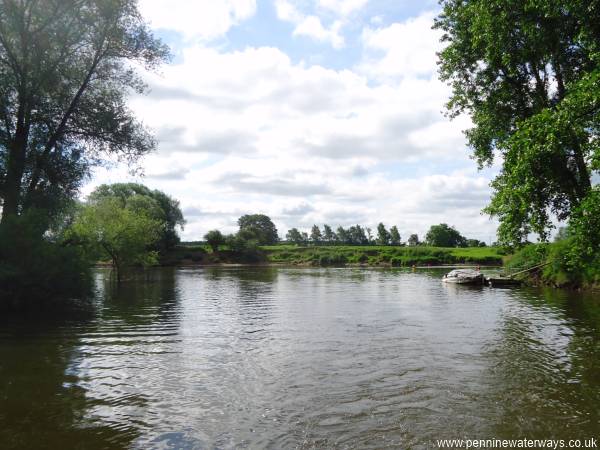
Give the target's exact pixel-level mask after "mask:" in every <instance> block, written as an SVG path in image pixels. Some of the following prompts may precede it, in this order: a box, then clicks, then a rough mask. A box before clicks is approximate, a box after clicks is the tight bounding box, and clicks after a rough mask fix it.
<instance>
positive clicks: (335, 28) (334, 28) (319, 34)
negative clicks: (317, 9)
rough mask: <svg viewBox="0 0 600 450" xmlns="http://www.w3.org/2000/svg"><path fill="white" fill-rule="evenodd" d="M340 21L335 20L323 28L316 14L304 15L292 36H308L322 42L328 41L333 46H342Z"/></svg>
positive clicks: (342, 38)
mask: <svg viewBox="0 0 600 450" xmlns="http://www.w3.org/2000/svg"><path fill="white" fill-rule="evenodd" d="M341 26H342V22H340V21H339V20H336V21H335V22H333V24H331V26H330V27H329V28H325V27H324V26H323V24H322V23H321V19H319V18H318V17H317V16H306V17H304V18H303V19H302V20H301V21H300V22H298V24H297V25H296V28H295V29H294V36H308V37H310V38H312V39H315V40H317V41H322V42H329V43H331V46H332V47H333V48H342V47H343V46H344V37H343V36H342V35H341V34H340V28H341Z"/></svg>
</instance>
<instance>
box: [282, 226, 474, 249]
mask: <svg viewBox="0 0 600 450" xmlns="http://www.w3.org/2000/svg"><path fill="white" fill-rule="evenodd" d="M285 238H286V241H287V242H289V243H292V244H296V245H390V246H403V245H409V246H417V245H429V246H432V247H485V245H486V244H485V242H482V241H479V240H477V239H467V238H466V237H464V236H462V235H461V234H460V233H459V232H458V231H457V230H456V229H455V228H454V227H451V226H448V225H447V224H445V223H441V224H439V225H432V226H431V228H430V229H429V231H428V232H427V234H426V236H425V241H423V242H421V241H420V240H419V236H418V235H417V234H411V235H410V236H409V237H408V239H407V241H406V242H403V241H402V237H401V236H400V233H399V232H398V227H397V226H396V225H394V226H392V227H391V228H390V229H389V230H388V229H387V228H386V226H385V225H384V224H383V223H379V225H377V229H376V233H374V232H373V230H372V229H371V228H369V227H362V226H360V225H353V226H351V227H349V228H344V227H342V226H339V227H337V229H336V230H335V231H333V229H332V228H331V226H329V225H327V224H325V225H323V228H322V229H321V228H319V226H318V225H313V226H312V228H311V230H310V233H308V232H306V231H300V230H298V229H297V228H292V229H291V230H289V231H288V232H287V234H286V236H285Z"/></svg>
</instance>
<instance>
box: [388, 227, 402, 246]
mask: <svg viewBox="0 0 600 450" xmlns="http://www.w3.org/2000/svg"><path fill="white" fill-rule="evenodd" d="M401 240H402V239H401V238H400V233H399V232H398V227H397V226H396V225H394V226H393V227H392V228H390V244H392V245H400V242H401Z"/></svg>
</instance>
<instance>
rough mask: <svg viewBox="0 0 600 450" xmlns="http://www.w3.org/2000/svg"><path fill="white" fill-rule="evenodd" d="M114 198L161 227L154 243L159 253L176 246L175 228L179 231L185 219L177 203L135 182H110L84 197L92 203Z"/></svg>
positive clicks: (177, 239)
mask: <svg viewBox="0 0 600 450" xmlns="http://www.w3.org/2000/svg"><path fill="white" fill-rule="evenodd" d="M107 197H110V198H117V199H119V200H120V201H121V203H122V204H123V206H125V205H129V206H130V207H134V206H132V205H135V204H137V208H138V209H140V210H143V211H144V212H145V213H146V214H150V216H151V217H152V218H153V219H154V220H156V221H158V222H159V223H160V224H161V228H162V231H161V235H160V239H159V240H158V242H157V245H158V248H159V249H160V250H167V249H170V248H173V247H174V246H175V245H176V244H178V243H179V235H178V233H177V230H178V229H183V226H184V225H185V219H184V218H183V213H182V212H181V208H180V207H179V201H178V200H175V199H174V198H172V197H170V196H169V195H167V194H165V193H164V192H162V191H159V190H158V189H154V190H153V189H150V188H148V187H146V186H144V185H143V184H137V183H114V184H103V185H100V186H98V187H97V188H96V189H95V190H94V191H93V192H92V193H91V194H90V195H89V197H88V201H90V202H92V203H95V202H98V201H100V200H102V199H104V198H107Z"/></svg>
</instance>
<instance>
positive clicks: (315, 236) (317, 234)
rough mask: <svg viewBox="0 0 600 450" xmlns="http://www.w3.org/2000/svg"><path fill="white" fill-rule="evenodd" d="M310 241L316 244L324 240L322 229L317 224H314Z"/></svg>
mask: <svg viewBox="0 0 600 450" xmlns="http://www.w3.org/2000/svg"><path fill="white" fill-rule="evenodd" d="M310 241H311V242H312V243H313V244H314V245H319V244H321V242H322V241H323V236H322V235H321V230H320V229H319V227H318V226H317V225H313V227H312V228H311V230H310Z"/></svg>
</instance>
